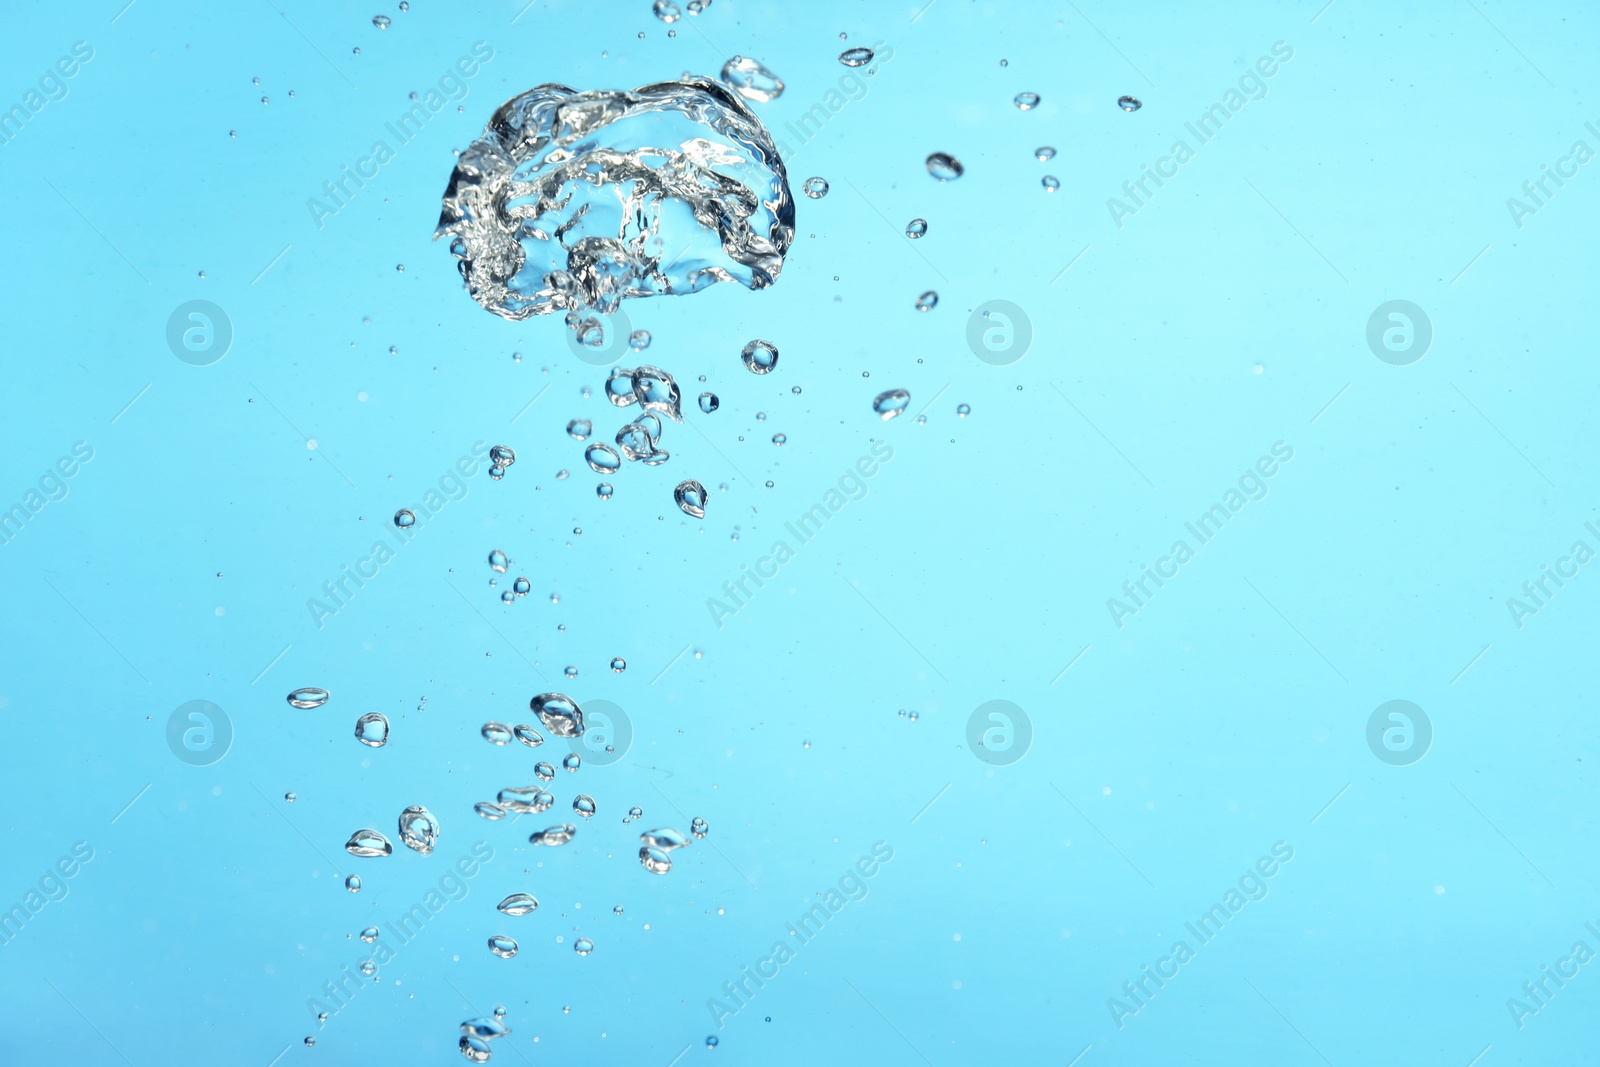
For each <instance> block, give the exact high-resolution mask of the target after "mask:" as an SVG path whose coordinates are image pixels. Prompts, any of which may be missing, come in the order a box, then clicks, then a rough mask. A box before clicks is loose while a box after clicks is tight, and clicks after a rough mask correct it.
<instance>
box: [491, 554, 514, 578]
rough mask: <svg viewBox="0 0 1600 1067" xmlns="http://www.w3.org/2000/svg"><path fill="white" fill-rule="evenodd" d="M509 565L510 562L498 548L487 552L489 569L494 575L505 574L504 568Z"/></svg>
mask: <svg viewBox="0 0 1600 1067" xmlns="http://www.w3.org/2000/svg"><path fill="white" fill-rule="evenodd" d="M510 563H511V560H510V559H508V558H507V557H506V554H505V553H504V552H502V551H500V550H499V549H498V548H495V549H491V550H490V551H489V569H490V570H492V571H494V572H495V573H496V574H504V573H505V572H506V567H507V566H509V565H510Z"/></svg>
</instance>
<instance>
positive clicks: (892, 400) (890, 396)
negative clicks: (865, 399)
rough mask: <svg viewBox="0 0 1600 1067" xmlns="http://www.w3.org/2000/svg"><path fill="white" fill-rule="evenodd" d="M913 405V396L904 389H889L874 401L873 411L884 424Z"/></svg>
mask: <svg viewBox="0 0 1600 1067" xmlns="http://www.w3.org/2000/svg"><path fill="white" fill-rule="evenodd" d="M910 403H911V394H910V393H908V392H906V391H905V390H904V389H889V390H887V391H885V392H882V393H879V394H878V395H877V396H876V397H875V398H874V399H873V401H872V410H873V411H874V412H876V413H877V415H878V417H879V418H880V419H882V420H883V421H884V422H888V421H889V420H890V419H892V418H894V417H895V416H897V415H899V414H900V413H901V412H903V411H905V409H906V405H908V404H910Z"/></svg>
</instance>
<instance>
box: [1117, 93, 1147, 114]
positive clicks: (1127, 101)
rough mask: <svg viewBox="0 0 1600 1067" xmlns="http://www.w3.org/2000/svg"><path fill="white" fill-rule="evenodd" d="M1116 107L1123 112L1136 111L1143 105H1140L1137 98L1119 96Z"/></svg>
mask: <svg viewBox="0 0 1600 1067" xmlns="http://www.w3.org/2000/svg"><path fill="white" fill-rule="evenodd" d="M1117 106H1118V107H1120V108H1121V109H1122V110H1124V111H1138V110H1139V109H1140V108H1141V107H1144V104H1142V103H1140V102H1139V98H1138V97H1135V96H1119V97H1118V98H1117Z"/></svg>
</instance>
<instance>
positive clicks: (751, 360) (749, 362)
mask: <svg viewBox="0 0 1600 1067" xmlns="http://www.w3.org/2000/svg"><path fill="white" fill-rule="evenodd" d="M739 357H740V358H741V359H743V360H744V365H745V369H747V370H748V371H750V373H751V374H769V373H771V372H772V369H773V368H774V367H776V366H777V365H778V349H777V348H776V347H775V346H774V345H773V344H772V343H771V342H768V341H761V340H755V341H751V342H750V343H749V344H747V345H745V346H744V349H743V350H742V351H741V352H740V353H739Z"/></svg>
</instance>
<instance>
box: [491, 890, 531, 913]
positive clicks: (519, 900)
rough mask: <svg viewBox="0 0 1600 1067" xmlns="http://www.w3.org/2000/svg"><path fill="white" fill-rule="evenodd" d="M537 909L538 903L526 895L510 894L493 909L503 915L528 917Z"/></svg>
mask: <svg viewBox="0 0 1600 1067" xmlns="http://www.w3.org/2000/svg"><path fill="white" fill-rule="evenodd" d="M538 907H539V902H538V901H537V900H535V899H533V897H531V896H529V895H528V894H527V893H512V894H511V895H510V896H509V897H506V898H505V899H504V900H502V901H501V902H500V903H498V904H496V905H495V908H496V909H497V910H498V911H500V912H501V913H502V914H505V915H529V914H532V913H533V912H534V911H536V910H537V909H538Z"/></svg>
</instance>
